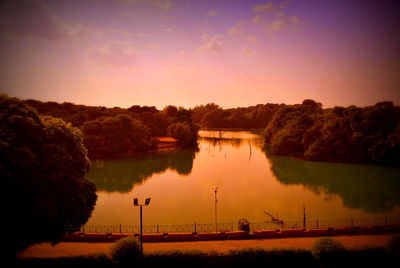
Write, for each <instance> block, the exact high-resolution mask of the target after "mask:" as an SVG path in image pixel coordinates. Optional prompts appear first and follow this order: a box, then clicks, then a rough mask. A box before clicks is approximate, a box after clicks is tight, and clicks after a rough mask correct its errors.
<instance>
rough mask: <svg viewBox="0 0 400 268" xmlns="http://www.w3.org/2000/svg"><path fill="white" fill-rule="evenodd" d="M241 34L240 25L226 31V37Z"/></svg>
mask: <svg viewBox="0 0 400 268" xmlns="http://www.w3.org/2000/svg"><path fill="white" fill-rule="evenodd" d="M242 34H244V32H243V30H242V26H240V25H235V26H232V27H231V28H229V30H228V35H242Z"/></svg>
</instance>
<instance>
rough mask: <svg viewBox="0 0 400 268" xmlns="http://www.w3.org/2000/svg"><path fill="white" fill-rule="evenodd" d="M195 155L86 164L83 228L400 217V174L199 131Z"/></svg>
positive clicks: (251, 136)
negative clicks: (274, 151) (89, 209)
mask: <svg viewBox="0 0 400 268" xmlns="http://www.w3.org/2000/svg"><path fill="white" fill-rule="evenodd" d="M199 136H200V138H199V150H198V151H194V150H176V151H167V152H158V153H150V154H147V155H142V156H135V157H131V158H123V159H113V160H97V161H93V163H92V168H91V170H90V172H89V173H88V174H87V178H88V179H89V180H90V181H92V182H94V183H95V184H96V186H97V194H98V200H97V203H96V207H95V209H94V211H93V214H92V216H91V218H90V219H89V221H88V223H87V225H118V224H122V225H139V209H138V208H137V207H134V206H133V198H134V197H137V198H139V203H144V199H145V198H148V197H151V203H150V205H149V206H147V207H143V215H144V220H143V224H144V225H155V224H160V225H172V224H173V225H178V224H192V223H194V222H196V223H214V222H215V193H214V189H213V186H217V187H218V191H217V200H218V202H217V213H218V214H217V218H218V219H217V220H218V222H232V223H233V226H236V224H237V222H238V220H239V219H242V218H246V219H248V220H249V221H250V222H265V221H270V219H271V218H270V217H269V216H267V215H266V214H264V211H266V212H268V213H270V214H272V215H274V216H278V215H279V217H280V218H282V219H284V220H285V221H299V222H301V221H302V220H303V215H304V208H305V212H306V217H307V219H308V220H315V219H317V218H318V219H319V220H320V221H321V222H322V221H323V220H339V219H350V218H354V219H370V220H376V219H378V220H379V219H380V220H382V219H384V218H385V217H386V219H388V220H389V221H390V220H398V219H399V218H400V206H399V205H400V169H399V168H388V167H379V166H369V165H350V164H341V163H323V162H311V161H303V160H299V159H294V158H290V157H284V156H271V155H270V154H269V153H268V150H267V149H264V147H263V141H262V138H261V136H260V135H259V134H257V133H255V132H250V131H223V132H219V131H200V132H199Z"/></svg>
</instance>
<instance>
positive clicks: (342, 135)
mask: <svg viewBox="0 0 400 268" xmlns="http://www.w3.org/2000/svg"><path fill="white" fill-rule="evenodd" d="M264 134H265V142H266V143H267V144H270V146H269V150H270V151H271V153H272V154H277V155H289V156H295V157H301V158H303V159H306V160H317V161H330V162H350V163H371V164H379V165H393V166H398V165H400V107H398V106H393V103H392V102H380V103H377V104H376V105H375V106H368V107H364V108H359V107H355V106H350V107H347V108H343V107H334V108H331V109H322V107H321V104H319V103H316V102H315V101H313V100H305V101H303V103H302V104H301V105H290V106H286V107H283V108H281V109H280V110H278V111H277V112H276V113H275V114H274V116H273V118H272V120H271V121H270V122H269V124H268V126H267V127H266V129H265V133H264Z"/></svg>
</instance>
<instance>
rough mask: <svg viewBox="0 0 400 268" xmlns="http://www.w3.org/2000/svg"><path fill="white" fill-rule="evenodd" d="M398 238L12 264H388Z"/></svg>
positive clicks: (394, 256) (221, 266) (221, 267)
mask: <svg viewBox="0 0 400 268" xmlns="http://www.w3.org/2000/svg"><path fill="white" fill-rule="evenodd" d="M398 241H399V238H398V237H397V238H394V239H393V241H390V242H389V243H388V247H386V248H365V249H357V250H345V249H344V248H343V247H341V246H340V245H339V246H338V244H337V241H331V240H327V239H325V240H324V239H321V240H318V241H317V242H316V243H315V245H314V248H313V250H312V251H309V250H296V249H273V250H264V249H262V248H245V249H241V250H231V251H230V252H228V253H225V254H221V253H217V252H208V253H204V252H200V251H175V250H171V251H168V252H159V253H152V254H145V255H144V256H141V255H135V256H133V257H132V260H130V261H129V262H128V264H127V265H126V266H124V265H123V264H122V265H121V263H119V264H118V266H117V265H116V263H115V260H114V259H113V258H112V257H111V258H110V257H108V256H106V255H105V254H99V255H91V256H85V257H74V258H54V259H20V260H17V263H16V265H14V266H12V267H45V268H46V267H61V268H63V267H73V268H78V267H86V268H90V267H104V268H106V267H107V268H114V267H163V268H166V267H174V268H177V267H189V268H197V267H218V268H224V267H310V268H313V267H352V268H354V267H363V268H364V267H374V268H377V267H392V266H394V264H395V263H399V260H400V255H399V254H398V249H399V244H398ZM124 243H126V241H125V242H124ZM119 244H121V242H120V243H119ZM124 247H125V246H124ZM316 249H317V250H316ZM316 252H317V254H316ZM321 252H323V253H322V254H321ZM131 261H133V262H131Z"/></svg>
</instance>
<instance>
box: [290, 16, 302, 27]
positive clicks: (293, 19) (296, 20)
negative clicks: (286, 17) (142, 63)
mask: <svg viewBox="0 0 400 268" xmlns="http://www.w3.org/2000/svg"><path fill="white" fill-rule="evenodd" d="M290 21H291V22H292V23H293V24H296V25H297V24H300V23H301V20H300V19H299V17H297V16H292V17H291V18H290Z"/></svg>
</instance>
